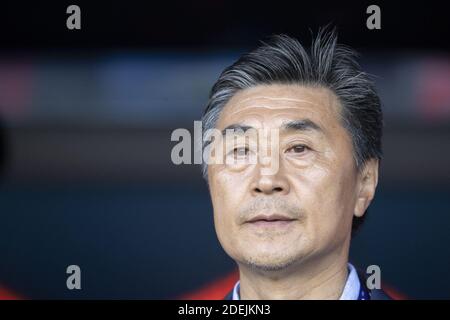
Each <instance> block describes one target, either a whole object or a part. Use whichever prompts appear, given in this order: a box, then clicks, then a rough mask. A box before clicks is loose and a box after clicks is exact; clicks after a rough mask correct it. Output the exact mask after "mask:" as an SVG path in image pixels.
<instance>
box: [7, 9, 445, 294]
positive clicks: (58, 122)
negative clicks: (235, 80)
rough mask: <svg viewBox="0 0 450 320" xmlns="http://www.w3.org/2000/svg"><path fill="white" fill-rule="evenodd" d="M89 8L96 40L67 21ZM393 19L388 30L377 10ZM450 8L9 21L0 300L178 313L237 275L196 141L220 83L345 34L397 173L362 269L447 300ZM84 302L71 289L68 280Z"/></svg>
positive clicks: (379, 205)
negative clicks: (242, 67) (289, 43)
mask: <svg viewBox="0 0 450 320" xmlns="http://www.w3.org/2000/svg"><path fill="white" fill-rule="evenodd" d="M70 4H77V5H79V6H80V7H81V26H82V29H81V30H76V31H69V30H67V28H66V19H67V17H68V15H67V14H66V8H67V6H68V5H70ZM370 4H377V5H379V6H380V7H381V23H382V29H381V30H368V29H367V28H366V19H367V17H368V15H367V14H366V8H367V6H368V5H370ZM443 4H444V2H437V1H423V2H414V4H413V3H406V2H405V3H400V2H395V3H394V2H393V1H391V2H390V3H382V2H364V1H358V2H356V1H355V2H349V1H346V2H339V1H333V2H331V1H330V2H323V1H312V2H311V1H308V2H307V1H293V2H284V1H276V2H272V3H263V2H245V3H243V2H231V1H195V2H191V3H189V2H187V1H183V2H170V1H164V2H162V3H157V2H151V1H145V2H144V1H142V2H133V1H120V2H114V1H108V2H104V3H101V2H95V4H94V3H93V1H91V2H79V1H77V2H64V1H58V3H56V2H55V3H50V2H48V3H43V2H39V3H36V2H35V3H25V2H21V1H14V2H13V1H6V2H2V4H1V5H0V46H1V51H0V116H1V119H2V123H3V125H2V127H3V130H2V132H3V134H2V141H3V153H2V154H3V157H2V158H3V160H2V162H3V171H2V176H3V179H2V183H1V185H0V203H1V216H0V217H1V219H0V287H2V288H6V289H8V290H10V291H12V292H14V293H16V294H18V295H20V296H21V297H24V298H51V299H53V298H65V299H70V298H175V297H178V296H179V295H180V294H184V293H186V292H190V291H192V290H195V289H196V288H198V287H201V286H203V285H205V284H207V283H209V282H210V281H213V280H215V279H218V278H220V277H221V276H223V275H224V274H227V273H228V272H229V271H231V270H233V268H234V264H233V262H232V261H231V260H230V259H229V258H228V256H227V255H226V254H225V253H224V252H223V250H222V249H221V247H220V245H219V243H218V241H217V239H216V236H215V233H214V227H213V220H212V211H211V205H210V200H209V195H208V190H207V187H206V185H205V183H204V181H203V180H202V178H201V174H200V167H199V166H197V165H195V166H194V165H184V166H175V165H174V164H172V162H171V160H170V152H171V148H172V147H173V146H174V145H175V142H172V141H170V134H171V132H172V131H173V130H174V129H176V128H188V129H190V130H191V129H193V121H194V120H199V119H200V117H201V113H202V110H203V107H204V106H205V104H206V100H207V97H208V93H209V89H210V87H211V86H212V84H213V83H214V81H215V80H216V79H217V77H218V76H219V74H220V72H221V70H222V69H223V68H224V67H225V66H227V65H229V64H231V63H232V62H233V60H234V59H236V58H237V57H238V56H239V55H240V54H241V53H243V52H245V51H246V50H249V49H251V48H253V47H255V46H256V45H258V41H259V40H261V39H264V38H265V37H267V36H268V35H271V34H274V33H287V34H289V35H292V36H295V37H298V38H299V39H300V40H301V41H302V42H303V43H305V44H306V45H308V44H309V43H310V39H311V31H312V32H314V33H315V32H317V30H318V28H319V27H320V26H323V25H326V24H328V23H331V24H333V25H336V26H337V27H338V31H339V37H340V38H339V39H340V42H342V43H344V44H347V45H350V46H352V47H354V48H356V49H357V50H358V51H359V52H360V53H361V64H362V65H363V67H364V69H365V70H367V71H368V72H370V73H372V74H374V75H376V76H377V78H376V82H377V87H378V89H379V92H380V95H381V98H382V101H383V109H384V114H385V119H386V120H385V137H384V153H385V157H384V160H383V162H382V167H381V178H380V183H379V187H378V190H377V196H376V199H375V201H374V203H373V204H372V206H371V207H370V211H369V216H368V219H367V221H366V223H365V225H364V226H363V228H362V230H360V232H359V234H358V235H357V236H356V238H355V239H354V241H353V245H352V252H351V256H352V259H351V260H352V261H353V262H354V263H355V264H356V265H357V266H358V267H360V268H362V269H364V268H365V267H366V266H368V265H371V264H377V265H379V266H380V267H381V270H382V280H383V281H384V282H386V283H388V284H389V285H391V286H392V287H394V288H396V289H397V290H398V291H400V292H402V293H404V294H406V295H407V296H409V297H411V298H450V275H449V270H450V252H449V249H448V244H449V243H450V234H449V227H450V193H449V185H450V169H449V164H450V149H449V142H450V90H449V89H450V43H449V41H448V39H449V27H450V24H449V21H450V19H449V18H448V16H449V15H450V11H449V10H447V8H446V7H445V6H444V5H443ZM70 264H77V265H79V266H80V267H81V270H82V290H81V291H69V290H67V288H66V277H67V275H66V273H65V270H66V267H67V266H68V265H70Z"/></svg>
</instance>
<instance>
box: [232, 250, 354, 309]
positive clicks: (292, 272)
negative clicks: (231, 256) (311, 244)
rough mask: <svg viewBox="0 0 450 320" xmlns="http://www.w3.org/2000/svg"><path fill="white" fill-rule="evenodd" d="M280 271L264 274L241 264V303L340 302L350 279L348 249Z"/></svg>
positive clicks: (264, 272)
mask: <svg viewBox="0 0 450 320" xmlns="http://www.w3.org/2000/svg"><path fill="white" fill-rule="evenodd" d="M340 251H341V252H339V253H338V254H337V255H336V253H334V254H330V255H328V256H325V257H316V258H311V259H307V260H305V261H301V262H299V263H298V264H296V265H291V266H290V267H288V268H287V269H286V270H281V271H261V270H256V269H255V268H252V267H250V266H247V265H244V264H239V274H240V298H241V299H242V300H260V299H262V300H301V299H312V300H316V299H317V300H319V299H320V300H323V299H335V300H337V299H339V298H340V296H341V294H342V291H343V289H344V286H345V282H346V281H347V277H348V268H347V262H348V246H347V248H343V249H342V250H340Z"/></svg>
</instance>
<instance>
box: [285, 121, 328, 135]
mask: <svg viewBox="0 0 450 320" xmlns="http://www.w3.org/2000/svg"><path fill="white" fill-rule="evenodd" d="M281 130H282V131H291V130H295V131H317V132H320V133H324V130H323V129H322V128H321V127H320V126H319V125H318V124H317V123H315V122H314V121H312V120H310V119H301V120H290V121H287V122H284V123H283V125H282V126H281Z"/></svg>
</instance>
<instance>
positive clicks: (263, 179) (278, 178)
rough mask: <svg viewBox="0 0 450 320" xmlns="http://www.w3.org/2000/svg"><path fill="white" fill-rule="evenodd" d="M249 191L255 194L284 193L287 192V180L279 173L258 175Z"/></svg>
mask: <svg viewBox="0 0 450 320" xmlns="http://www.w3.org/2000/svg"><path fill="white" fill-rule="evenodd" d="M251 192H252V194H253V195H254V196H257V195H263V194H265V195H274V194H276V195H285V194H288V193H289V182H288V181H287V180H286V178H285V177H284V176H282V175H280V174H275V175H260V176H259V177H258V178H257V179H256V180H255V181H254V182H253V183H252V185H251Z"/></svg>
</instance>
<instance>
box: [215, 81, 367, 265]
mask: <svg viewBox="0 0 450 320" xmlns="http://www.w3.org/2000/svg"><path fill="white" fill-rule="evenodd" d="M341 108H342V107H341V105H340V103H339V101H338V99H337V97H336V96H335V95H334V94H333V93H332V92H331V91H330V90H328V89H326V88H319V87H303V86H299V85H267V86H257V87H254V88H251V89H246V90H243V91H240V92H238V93H237V94H236V95H235V96H234V97H233V98H232V99H231V100H230V101H229V102H228V103H227V105H226V106H225V108H224V109H223V111H222V113H221V115H220V118H219V120H218V122H217V125H216V128H217V129H219V130H221V131H222V130H224V129H226V128H227V127H235V126H238V127H239V126H242V127H244V128H246V127H252V128H255V129H256V130H259V131H258V137H261V136H262V135H261V133H262V132H266V133H267V132H270V130H275V132H276V130H278V132H279V137H278V140H279V141H278V142H277V143H275V140H274V139H272V138H271V136H270V134H267V135H265V137H266V138H267V139H266V140H265V142H264V139H260V138H259V139H256V140H255V139H254V136H252V137H250V138H249V139H247V140H245V139H244V140H242V139H241V141H240V142H237V144H236V145H235V146H234V147H233V148H231V149H229V150H228V149H227V150H225V151H224V157H225V158H226V157H230V156H231V157H233V158H237V159H238V162H239V163H238V164H227V163H226V161H224V163H223V164H210V165H209V167H208V180H209V185H210V191H211V198H212V203H213V208H214V222H215V228H216V232H217V235H218V238H219V241H220V243H221V244H222V246H223V248H224V250H225V251H226V252H227V253H228V254H229V255H230V256H231V257H232V258H233V259H234V260H236V261H237V262H240V263H244V264H246V265H251V266H255V267H257V268H260V269H262V270H280V269H284V268H286V267H288V266H291V265H295V264H296V263H299V262H301V261H303V260H304V259H309V258H314V257H316V256H318V255H321V254H329V253H333V252H334V251H339V250H342V246H343V245H348V243H349V241H350V230H351V224H352V216H353V214H354V213H355V206H356V203H357V194H358V190H359V188H360V186H359V184H358V170H357V168H356V165H355V161H354V157H353V147H352V141H351V137H350V135H349V134H348V132H347V131H346V130H345V129H344V127H343V126H342V122H341V118H340V114H341ZM272 132H274V131H272ZM236 135H237V136H238V134H236ZM240 136H242V133H241V135H240ZM251 139H253V140H254V141H253V142H256V145H257V147H258V149H255V148H254V147H250V145H252V143H251V142H250V140H251ZM262 142H264V143H262ZM274 147H275V148H274ZM261 150H266V152H267V150H272V151H271V153H270V156H271V161H275V160H276V161H278V165H277V167H278V168H277V170H276V171H272V172H270V170H269V171H267V169H268V168H270V167H271V164H270V163H268V162H264V161H257V162H256V163H255V162H252V161H248V159H250V158H253V159H255V158H256V159H259V160H261V159H260V158H261V156H260V154H259V153H260V152H261ZM273 150H276V151H277V152H276V153H274V152H273ZM272 167H273V166H272ZM264 170H266V171H264ZM267 172H269V174H268V173H267ZM361 210H362V209H361ZM361 210H360V211H361Z"/></svg>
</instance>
